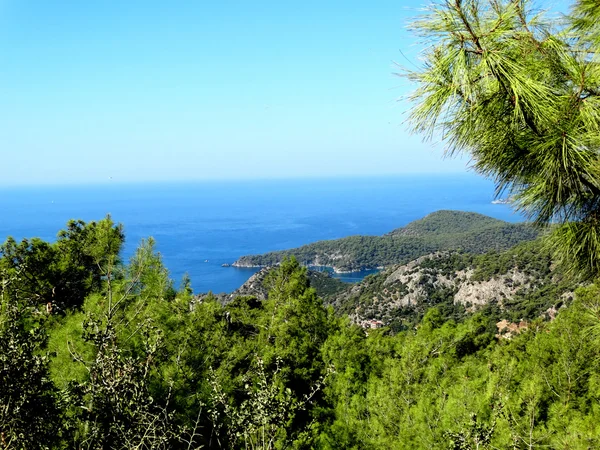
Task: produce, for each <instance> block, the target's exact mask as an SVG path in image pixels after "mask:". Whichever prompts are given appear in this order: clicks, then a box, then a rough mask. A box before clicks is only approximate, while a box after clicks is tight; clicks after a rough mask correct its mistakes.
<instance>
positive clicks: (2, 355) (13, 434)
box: [0, 280, 68, 449]
mask: <svg viewBox="0 0 600 450" xmlns="http://www.w3.org/2000/svg"><path fill="white" fill-rule="evenodd" d="M2 281H3V282H4V283H5V282H6V280H2ZM4 286H5V285H4ZM1 294H2V297H1V298H0V448H1V449H16V448H18V449H21V448H27V449H45V448H53V447H54V446H55V445H57V444H59V443H60V441H61V439H63V438H66V437H67V436H68V424H67V423H66V421H65V411H64V409H63V407H64V401H63V396H62V395H61V393H60V392H59V390H58V389H57V388H56V387H55V386H54V385H53V383H52V381H51V380H50V379H49V373H48V360H49V356H48V355H47V354H43V353H42V352H43V350H44V348H45V344H46V341H47V336H46V333H45V330H44V329H43V328H41V327H40V326H39V324H37V323H36V321H35V320H34V317H32V315H31V314H30V311H29V308H27V307H26V306H23V305H22V304H19V303H17V302H15V301H14V299H11V298H8V296H7V295H6V291H4V290H3V292H2V293H1Z"/></svg>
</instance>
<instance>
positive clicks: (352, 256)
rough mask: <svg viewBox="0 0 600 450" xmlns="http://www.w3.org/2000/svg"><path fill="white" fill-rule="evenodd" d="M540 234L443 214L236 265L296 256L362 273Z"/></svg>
mask: <svg viewBox="0 0 600 450" xmlns="http://www.w3.org/2000/svg"><path fill="white" fill-rule="evenodd" d="M538 235H539V231H538V230H537V229H535V228H533V227H532V226H531V225H528V224H524V223H519V224H511V223H507V222H503V221H500V220H496V219H493V218H491V217H487V216H484V215H481V214H476V213H468V212H461V211H438V212H435V213H432V214H430V215H428V216H427V217H425V218H423V219H421V220H418V221H415V222H412V223H410V224H408V225H407V226H406V227H404V228H399V229H397V230H394V231H392V232H390V233H389V234H387V235H385V236H351V237H347V238H342V239H336V240H332V241H321V242H315V243H313V244H309V245H305V246H303V247H299V248H295V249H291V250H283V251H279V252H271V253H267V254H265V255H256V256H243V257H241V258H240V259H238V260H237V261H236V262H235V263H234V266H241V267H245V266H261V267H262V266H272V265H275V264H278V263H280V262H281V261H282V260H283V259H284V258H286V257H289V256H292V255H293V256H295V257H296V258H297V259H298V261H300V263H302V264H303V265H306V266H311V265H313V266H329V267H333V268H334V270H336V271H338V272H344V271H358V270H363V269H375V268H378V267H384V266H388V265H391V264H403V263H407V262H409V261H411V260H413V259H416V258H418V257H420V256H423V255H427V254H430V253H434V252H437V251H450V250H461V251H465V252H471V253H484V252H487V251H489V250H497V251H500V250H505V249H508V248H510V247H512V246H514V245H515V244H517V243H519V242H522V241H527V240H532V239H535V238H536V237H537V236H538Z"/></svg>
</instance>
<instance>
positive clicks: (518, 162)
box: [405, 0, 600, 276]
mask: <svg viewBox="0 0 600 450" xmlns="http://www.w3.org/2000/svg"><path fill="white" fill-rule="evenodd" d="M597 18H598V12H597V4H596V2H592V1H587V0H583V1H577V2H575V6H574V14H573V15H572V16H571V17H570V18H567V20H566V23H560V22H553V21H552V20H551V19H548V18H547V17H546V16H545V15H544V14H543V13H539V14H538V13H536V12H535V11H534V10H533V9H532V2H531V1H528V0H524V1H512V0H500V1H497V0H451V1H444V2H436V3H433V4H432V5H431V6H430V7H429V8H428V9H427V10H426V13H425V14H424V15H423V17H421V18H420V19H418V20H417V21H415V22H413V23H412V25H411V28H412V29H413V30H414V31H415V33H417V34H418V35H419V36H420V37H421V38H423V39H424V41H425V43H426V44H427V47H426V50H424V52H423V55H422V60H423V66H422V67H421V68H420V69H419V70H416V71H407V72H406V74H405V75H406V76H407V77H408V78H409V79H410V80H412V81H414V82H415V83H417V90H416V91H415V92H414V93H413V95H412V97H411V98H412V100H413V101H414V103H415V104H414V108H413V110H412V113H411V117H410V121H411V123H412V126H413V130H414V131H416V132H420V133H425V135H426V136H427V137H431V136H433V135H436V136H438V135H441V136H442V137H443V138H444V139H445V141H446V143H447V145H448V152H449V153H450V154H454V153H459V152H467V153H469V154H470V155H471V156H472V157H473V161H474V167H475V169H476V170H477V171H479V172H480V173H483V174H485V175H487V176H489V177H491V178H493V179H494V180H495V181H496V183H497V187H498V191H503V190H505V191H509V192H508V193H509V194H510V196H511V197H512V198H514V199H515V203H516V205H518V207H519V208H520V209H521V210H523V211H525V212H526V213H528V214H529V215H530V217H532V218H533V219H534V220H535V221H536V222H537V223H538V224H546V223H550V222H553V221H561V222H566V223H567V225H566V226H565V227H563V228H561V229H559V231H558V232H557V234H555V235H554V237H553V240H552V242H553V244H554V248H555V250H556V252H557V253H558V254H560V255H561V257H562V258H563V259H565V260H568V261H571V262H573V263H574V264H576V267H577V269H578V271H579V274H584V272H583V271H584V270H585V274H587V275H591V276H595V275H597V274H598V273H599V264H600V263H599V261H600V251H599V249H600V239H599V237H598V234H597V230H598V227H599V223H598V205H599V204H600V202H599V199H600V164H598V148H599V145H600V115H599V114H598V110H599V106H600V103H599V102H600V96H599V92H600V90H599V86H600V65H599V64H598V43H599V41H598V38H597V37H598V29H599V28H598V21H597V20H596V19H597Z"/></svg>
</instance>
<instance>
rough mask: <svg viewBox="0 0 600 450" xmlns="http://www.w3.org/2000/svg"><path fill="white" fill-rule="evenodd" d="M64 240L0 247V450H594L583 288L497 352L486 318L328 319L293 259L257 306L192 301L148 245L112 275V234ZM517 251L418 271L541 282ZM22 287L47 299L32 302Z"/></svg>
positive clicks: (110, 228) (593, 334)
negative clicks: (399, 323)
mask: <svg viewBox="0 0 600 450" xmlns="http://www.w3.org/2000/svg"><path fill="white" fill-rule="evenodd" d="M74 224H77V226H76V227H75V228H76V229H77V230H78V231H77V232H75V233H71V234H68V233H67V234H65V233H60V234H59V236H60V238H59V240H58V241H57V242H56V243H54V244H48V243H44V245H42V242H41V241H36V245H34V246H32V245H29V244H28V242H29V241H27V242H24V243H22V244H18V245H16V246H15V243H14V242H12V241H10V240H9V241H8V242H7V243H6V244H5V245H4V246H3V247H2V258H1V259H0V270H1V272H0V275H1V281H2V285H1V286H2V291H1V303H0V305H1V308H2V309H1V314H0V344H2V345H0V371H1V372H2V374H1V376H0V448H6V449H9V448H28V449H35V448H97V449H100V448H103V449H109V448H114V449H120V448H148V449H149V448H185V449H188V448H200V447H201V446H203V448H323V449H328V448H331V449H333V448H373V449H377V448H380V449H388V448H415V449H418V448H457V449H462V448H467V449H471V448H473V449H474V448H479V449H482V448H537V447H544V448H594V447H596V446H598V445H600V441H599V439H600V438H599V436H600V429H598V423H597V420H596V417H597V414H598V411H597V405H598V404H599V403H598V396H599V395H600V391H599V390H598V386H599V385H600V378H598V377H599V374H600V371H599V369H600V367H598V366H599V364H600V358H599V356H600V355H599V354H598V348H599V347H598V345H597V344H598V339H599V336H600V335H599V334H598V329H600V316H599V315H598V311H599V308H600V307H599V306H598V304H597V299H598V298H600V291H599V290H598V288H596V287H595V286H594V285H592V286H589V287H587V288H585V289H580V290H579V291H578V294H577V295H576V299H575V300H574V301H573V302H572V304H571V305H570V306H569V307H568V308H564V307H563V308H562V309H560V312H559V313H558V315H557V318H556V319H555V320H554V321H552V322H548V321H545V320H543V318H533V320H530V321H529V322H528V324H527V327H526V328H523V329H521V330H520V331H521V332H520V333H517V334H514V335H513V336H512V338H510V339H509V338H504V337H501V336H500V335H497V329H496V325H495V322H496V320H497V319H498V317H497V315H494V314H491V313H490V311H487V310H485V309H483V310H480V312H474V313H470V314H463V315H462V316H461V317H460V318H459V319H458V320H453V319H452V318H450V317H451V316H449V315H448V314H447V311H444V310H443V307H442V308H436V307H435V305H434V306H433V307H431V308H429V309H427V310H426V311H425V312H424V314H423V315H422V317H421V318H420V320H418V321H415V322H414V323H412V325H411V326H404V327H403V328H402V329H397V330H396V331H393V330H392V329H390V328H387V327H384V328H382V329H378V330H369V331H368V333H367V332H365V330H364V329H363V328H361V327H359V326H357V325H353V324H352V323H351V322H350V321H349V320H348V319H347V318H346V317H344V316H343V315H342V316H338V315H336V314H335V313H334V311H333V310H332V309H331V308H329V309H328V308H326V307H324V306H323V301H322V300H321V299H320V298H319V297H318V296H317V295H316V291H315V290H314V289H313V288H312V287H310V281H309V277H308V275H307V270H306V269H305V268H303V267H301V266H300V265H299V263H297V262H296V261H295V260H286V261H284V262H283V263H282V264H281V265H280V266H278V267H277V269H275V270H273V271H271V272H269V273H267V274H266V276H265V279H264V280H263V282H264V286H265V287H266V289H267V290H268V298H267V299H265V300H262V301H260V300H257V299H256V298H254V297H249V296H239V297H236V298H235V299H234V300H233V301H231V302H230V303H228V304H226V305H223V304H222V303H220V302H218V301H217V300H216V298H214V297H210V296H209V297H205V298H204V299H203V300H202V301H197V300H195V299H194V297H193V295H192V291H191V287H190V284H189V283H190V282H189V280H188V279H185V280H184V281H183V283H182V286H181V287H180V288H179V290H175V289H174V288H173V283H172V282H171V280H170V279H169V277H168V272H167V270H166V269H165V268H164V267H163V265H162V263H161V259H160V255H158V254H156V253H155V252H154V250H153V242H152V240H148V241H143V242H142V243H141V245H140V247H139V249H138V251H137V252H136V254H135V255H134V256H133V257H132V259H131V261H130V262H129V263H128V264H124V263H123V262H122V261H121V260H120V258H119V249H120V245H121V243H122V240H123V235H122V233H121V231H120V227H118V226H115V225H114V224H113V223H112V222H111V221H110V219H109V218H107V219H104V220H102V221H99V222H96V223H93V222H92V223H89V224H83V223H80V222H76V223H70V224H69V226H68V229H73V225H74ZM83 236H85V239H84V238H83ZM529 245H534V244H529ZM59 248H67V249H69V251H64V252H63V251H58V249H59ZM530 250H531V249H527V247H521V248H520V249H515V250H514V251H513V252H512V253H510V252H509V253H503V254H500V255H495V256H494V255H493V254H489V255H484V256H473V255H466V254H459V255H454V256H452V255H448V258H450V259H444V258H439V259H437V260H431V261H430V263H425V265H427V264H430V265H432V266H431V267H433V266H435V267H436V268H437V269H439V271H440V273H447V274H450V273H452V271H454V270H455V268H456V267H459V266H460V265H461V264H464V265H466V264H473V261H476V263H475V264H476V266H477V271H476V274H477V276H478V277H480V278H482V279H484V278H488V277H492V276H493V275H494V274H495V273H502V272H503V271H504V270H505V269H506V268H507V267H512V265H513V262H510V261H512V260H514V259H515V258H516V259H519V258H522V259H519V261H521V262H520V263H519V264H521V263H523V264H524V267H525V266H526V267H529V268H530V269H531V270H532V271H537V272H536V273H538V272H539V274H542V273H543V272H544V271H545V270H546V269H545V267H546V265H545V262H544V258H545V256H540V257H538V256H533V257H530V256H529V255H535V253H533V252H531V251H530ZM74 254H75V255H79V257H80V258H79V259H77V261H78V263H77V264H75V263H74V262H73V255H74ZM100 256H101V257H100ZM88 258H90V259H88ZM94 258H95V259H94ZM528 258H529V259H528ZM38 260H51V261H52V264H44V265H42V264H37V265H36V264H33V261H38ZM90 260H94V261H95V262H94V264H95V265H96V267H97V269H98V273H99V274H100V275H99V276H98V278H97V279H95V280H94V282H93V283H92V282H90V280H89V279H88V278H85V283H83V280H81V281H82V283H83V285H84V286H85V289H82V288H81V287H80V286H81V285H80V284H79V283H75V282H73V283H70V284H69V286H73V287H76V289H74V290H69V289H63V290H61V291H57V290H56V289H55V287H56V286H55V285H54V284H57V285H61V286H62V285H63V284H61V283H64V282H63V281H62V279H60V278H58V277H56V278H53V277H52V276H51V275H52V271H54V270H57V269H56V268H61V270H62V271H63V272H62V274H63V275H64V278H65V279H69V280H72V281H77V274H79V275H81V274H84V273H85V272H82V271H81V268H82V265H84V264H85V263H86V261H90ZM461 261H462V262H461ZM486 261H487V262H486ZM492 261H493V262H494V263H495V265H489V264H488V263H489V262H492ZM527 261H529V262H527ZM32 279H39V280H48V281H47V282H46V284H45V286H46V287H47V289H48V292H50V293H51V292H55V294H54V297H52V296H50V300H49V301H48V297H46V296H35V295H31V293H30V291H29V286H30V283H31V282H32ZM57 292H60V293H57ZM555 295H558V293H556V292H548V297H549V298H551V297H552V296H555ZM65 299H69V302H68V303H67V301H66V300H65ZM552 301H554V302H556V301H558V299H556V298H554V299H553V300H552ZM54 305H64V306H63V307H61V308H55V307H54ZM506 311H508V312H509V311H510V305H509V306H507V309H506ZM496 313H498V311H496ZM501 313H502V312H500V314H501ZM507 317H508V316H507Z"/></svg>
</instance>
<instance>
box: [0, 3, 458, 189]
mask: <svg viewBox="0 0 600 450" xmlns="http://www.w3.org/2000/svg"><path fill="white" fill-rule="evenodd" d="M419 6H420V2H417V1H408V0H371V1H364V0H362V1H357V0H344V1H341V0H303V1H281V0H278V1H265V0H253V1H249V0H246V1H242V0H220V1H210V2H209V1H203V0H194V1H153V0H126V1H123V0H119V1H111V0H85V1H76V0H70V1H66V0H65V1H63V0H53V1H48V0H0V58H1V63H0V142H1V144H0V145H1V147H0V149H1V150H0V156H1V158H0V161H1V162H2V175H1V176H0V184H40V183H42V184H43V183H79V182H103V181H108V180H110V179H111V178H112V179H113V180H117V181H141V180H185V179H206V178H232V179H237V178H272V177H279V178H285V177H302V176H345V175H373V174H394V173H406V172H461V171H465V166H466V163H467V160H466V159H464V160H450V159H446V160H443V159H442V158H441V153H442V147H441V146H439V147H438V148H433V147H432V145H431V144H429V143H428V144H423V143H421V138H420V137H419V136H415V137H411V136H409V134H408V132H407V130H406V127H405V126H404V125H403V123H402V122H403V120H404V118H405V111H406V105H405V104H404V103H402V102H397V101H396V99H397V98H398V97H400V96H401V95H404V94H406V93H408V92H409V91H410V89H411V88H410V86H408V85H407V84H406V82H405V81H404V80H402V79H400V78H398V77H395V76H394V75H393V72H394V71H395V70H397V68H395V67H394V62H399V63H402V64H410V63H409V61H407V60H406V59H404V57H403V56H402V53H404V54H406V55H407V57H408V58H409V59H413V58H414V57H415V55H416V53H417V51H418V50H419V47H418V46H417V45H415V44H414V43H413V42H414V38H413V37H412V36H411V35H410V33H409V32H408V31H407V30H406V25H407V23H408V21H409V19H410V17H412V16H415V15H416V14H418V7H419ZM401 52H402V53H401Z"/></svg>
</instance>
